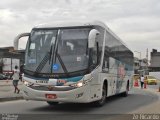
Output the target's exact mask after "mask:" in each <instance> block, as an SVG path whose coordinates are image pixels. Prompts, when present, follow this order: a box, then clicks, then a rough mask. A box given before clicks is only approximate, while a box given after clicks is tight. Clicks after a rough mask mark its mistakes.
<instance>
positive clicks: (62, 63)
mask: <svg viewBox="0 0 160 120" xmlns="http://www.w3.org/2000/svg"><path fill="white" fill-rule="evenodd" d="M56 55H57V57H58V60H59V62H60V64H61V66H62V68H63V70H64V72H65V73H66V74H67V76H69V73H68V70H67V68H66V66H65V64H64V62H63V60H62V58H61V56H60V55H59V54H58V53H56Z"/></svg>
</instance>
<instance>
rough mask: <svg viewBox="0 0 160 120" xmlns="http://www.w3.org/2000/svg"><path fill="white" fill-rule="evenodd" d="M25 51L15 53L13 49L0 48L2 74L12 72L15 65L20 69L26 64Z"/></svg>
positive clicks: (0, 69) (0, 70)
mask: <svg viewBox="0 0 160 120" xmlns="http://www.w3.org/2000/svg"><path fill="white" fill-rule="evenodd" d="M24 54H25V51H23V50H18V51H14V48H13V47H1V48H0V73H4V72H11V71H13V69H14V66H15V65H18V66H19V67H20V66H21V65H23V64H24Z"/></svg>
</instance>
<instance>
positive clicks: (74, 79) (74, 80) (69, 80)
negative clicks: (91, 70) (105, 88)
mask: <svg viewBox="0 0 160 120" xmlns="http://www.w3.org/2000/svg"><path fill="white" fill-rule="evenodd" d="M82 78H83V76H78V77H72V78H66V79H65V80H66V81H67V82H78V81H79V80H81V79H82Z"/></svg>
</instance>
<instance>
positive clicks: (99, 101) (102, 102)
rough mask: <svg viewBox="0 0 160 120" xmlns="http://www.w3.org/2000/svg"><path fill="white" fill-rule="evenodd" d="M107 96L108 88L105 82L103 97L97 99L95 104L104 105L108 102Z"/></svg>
mask: <svg viewBox="0 0 160 120" xmlns="http://www.w3.org/2000/svg"><path fill="white" fill-rule="evenodd" d="M106 97H107V88H106V86H105V84H103V89H102V98H101V99H100V100H98V101H95V102H94V105H95V106H97V107H102V106H103V105H104V104H105V103H106Z"/></svg>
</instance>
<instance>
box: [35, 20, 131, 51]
mask: <svg viewBox="0 0 160 120" xmlns="http://www.w3.org/2000/svg"><path fill="white" fill-rule="evenodd" d="M76 26H101V27H103V28H104V29H105V30H106V31H107V32H109V33H110V34H111V35H112V36H113V37H115V38H116V39H117V40H119V41H120V42H121V43H122V44H123V45H125V46H126V47H127V48H128V46H127V45H126V44H125V43H124V42H123V41H122V40H121V39H120V38H119V37H118V36H117V35H116V34H115V33H114V32H112V30H110V29H109V27H108V26H107V25H106V24H104V23H103V22H101V21H83V22H82V21H55V22H52V23H45V24H39V25H37V26H35V27H34V28H61V27H63V28H64V27H76ZM128 49H129V48H128ZM129 50H130V49H129ZM130 51H131V50H130Z"/></svg>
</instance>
